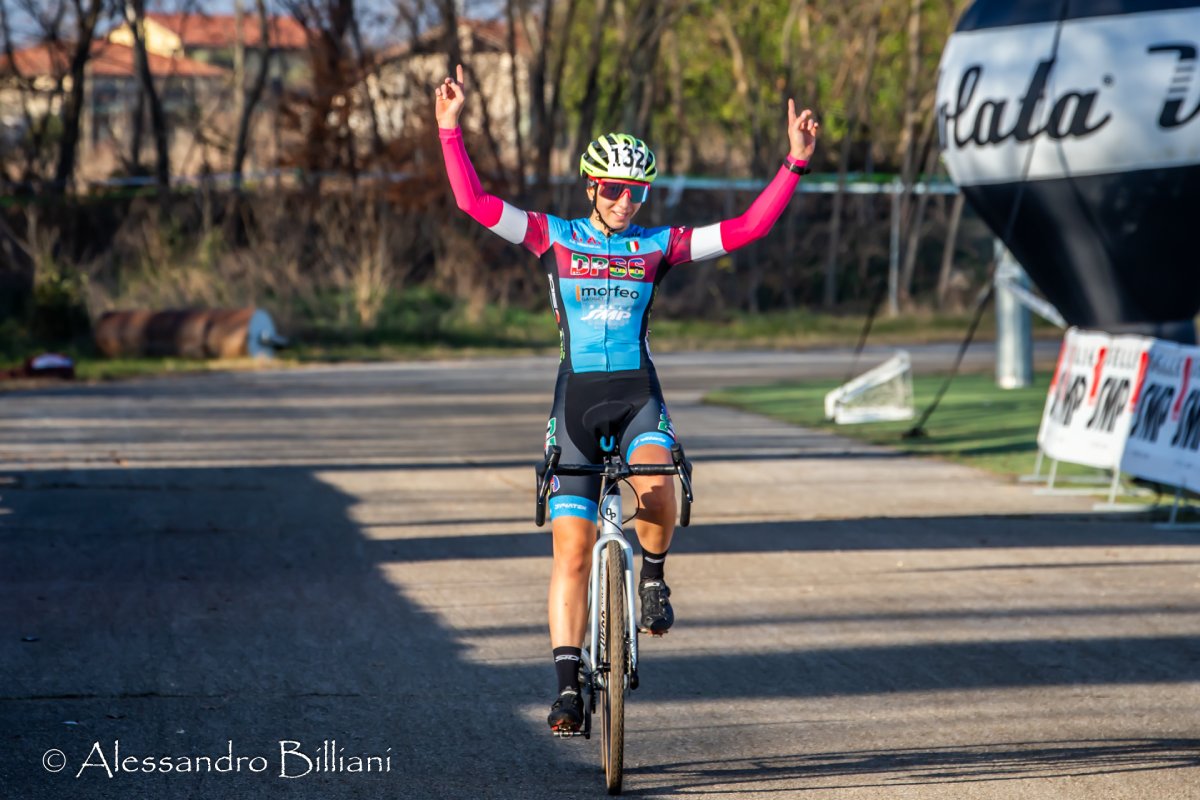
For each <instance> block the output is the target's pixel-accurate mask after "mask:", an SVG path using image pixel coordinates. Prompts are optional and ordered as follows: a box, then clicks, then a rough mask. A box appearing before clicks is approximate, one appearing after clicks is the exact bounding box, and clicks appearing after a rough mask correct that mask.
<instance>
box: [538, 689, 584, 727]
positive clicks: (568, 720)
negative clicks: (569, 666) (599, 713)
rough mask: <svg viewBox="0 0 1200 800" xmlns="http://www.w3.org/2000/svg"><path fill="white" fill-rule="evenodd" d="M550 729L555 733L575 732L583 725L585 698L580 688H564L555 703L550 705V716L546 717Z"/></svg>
mask: <svg viewBox="0 0 1200 800" xmlns="http://www.w3.org/2000/svg"><path fill="white" fill-rule="evenodd" d="M546 721H547V722H549V723H550V730H552V731H554V732H555V733H575V732H576V731H578V730H579V729H580V727H582V726H583V698H582V697H580V696H579V690H578V689H563V690H562V692H560V693H559V695H558V698H557V699H556V700H555V701H554V705H552V706H550V716H549V717H547V718H546Z"/></svg>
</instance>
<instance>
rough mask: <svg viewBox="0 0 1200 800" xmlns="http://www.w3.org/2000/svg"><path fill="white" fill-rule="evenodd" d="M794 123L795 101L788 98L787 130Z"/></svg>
mask: <svg viewBox="0 0 1200 800" xmlns="http://www.w3.org/2000/svg"><path fill="white" fill-rule="evenodd" d="M795 122H796V101H795V100H793V99H792V98H790V97H789V98H788V127H789V128H790V127H792V125H793V124H794V123H795Z"/></svg>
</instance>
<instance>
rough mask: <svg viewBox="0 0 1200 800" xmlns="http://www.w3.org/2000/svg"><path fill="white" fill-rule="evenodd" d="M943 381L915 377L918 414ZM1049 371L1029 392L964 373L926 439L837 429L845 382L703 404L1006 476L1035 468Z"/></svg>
mask: <svg viewBox="0 0 1200 800" xmlns="http://www.w3.org/2000/svg"><path fill="white" fill-rule="evenodd" d="M944 380H945V377H944V376H940V375H929V376H917V377H915V378H914V379H913V395H914V399H915V405H916V410H917V414H918V416H919V415H920V413H921V411H922V410H923V409H924V408H925V407H926V406H927V405H928V404H929V403H930V402H932V400H933V397H934V395H935V394H936V392H937V390H938V388H939V387H940V386H941V385H942V382H943V381H944ZM1049 383H1050V376H1049V374H1042V375H1038V376H1037V377H1036V379H1035V380H1034V384H1033V385H1032V386H1030V387H1028V388H1025V389H1009V390H1005V389H1000V388H998V387H997V386H996V380H995V378H994V377H993V376H992V375H990V374H988V375H959V376H958V377H956V378H955V379H954V382H953V383H952V384H951V386H950V389H949V391H948V392H947V393H946V395H945V396H944V397H943V398H942V402H941V404H940V405H939V406H938V409H937V411H935V412H934V414H933V416H932V417H930V419H929V421H928V422H927V423H926V425H925V431H926V434H927V435H926V436H924V437H921V438H911V439H910V438H904V436H903V434H904V433H905V431H907V430H909V429H910V428H911V427H912V426H913V424H914V422H915V420H909V421H905V422H874V423H864V424H859V425H835V424H834V423H832V422H829V421H827V420H826V419H825V418H824V417H825V395H826V393H828V392H829V391H830V390H832V389H835V388H837V386H838V385H839V384H840V381H837V380H815V381H810V382H803V383H781V384H776V385H773V386H751V387H739V388H733V389H723V390H720V391H717V392H713V393H711V394H709V395H708V396H707V397H706V398H705V401H706V402H709V403H714V404H717V405H724V406H730V407H733V408H739V409H742V410H745V411H751V412H754V413H756V414H762V415H764V416H767V417H771V418H773V419H778V420H782V421H784V422H789V423H792V424H794V425H803V426H805V427H809V428H816V429H821V430H827V431H830V432H832V433H837V434H838V435H841V436H847V437H851V438H854V439H860V440H862V441H867V442H871V443H873V444H882V445H888V446H890V447H893V448H895V449H897V450H900V451H902V452H905V453H911V454H914V455H924V456H936V457H938V458H945V459H948V460H951V461H955V462H958V463H961V464H967V465H969V466H972V467H978V468H981V469H986V470H988V471H990V472H994V473H997V474H1001V475H1008V476H1016V475H1022V474H1026V473H1030V472H1032V471H1033V467H1034V462H1035V460H1036V458H1037V431H1038V426H1039V424H1040V423H1041V418H1042V408H1043V406H1044V405H1045V402H1046V392H1047V390H1048V388H1049ZM1059 474H1060V475H1063V476H1064V477H1069V476H1071V475H1094V474H1097V471H1096V470H1091V469H1088V468H1086V467H1076V466H1074V465H1070V464H1061V465H1060V467H1059Z"/></svg>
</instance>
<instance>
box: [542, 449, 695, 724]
mask: <svg viewBox="0 0 1200 800" xmlns="http://www.w3.org/2000/svg"><path fill="white" fill-rule="evenodd" d="M561 455H562V449H561V448H559V447H556V446H554V445H551V446H550V447H548V448H547V449H546V460H545V462H543V463H542V464H539V465H538V466H537V496H536V510H535V514H534V520H535V522H536V524H537V525H538V527H541V526H542V525H543V524H545V521H546V497H547V495H548V494H549V489H550V479H551V478H552V477H553V475H555V474H556V473H558V474H562V475H600V476H602V481H601V484H600V509H599V511H600V513H599V517H600V519H599V529H598V532H597V533H598V535H597V537H596V543H595V544H594V545H593V546H592V568H591V573H590V575H589V577H588V632H589V634H590V637H589V639H588V644H589V645H590V646H591V648H592V649H593V650H595V651H596V652H595V653H593V652H591V651H589V650H588V648H587V647H584V648H582V654H581V659H580V660H581V663H582V665H583V668H584V671H585V672H586V673H587V675H588V676H589V677H590V678H591V680H592V681H594V682H595V683H596V684H597V685H598V687H600V688H607V685H608V684H607V681H608V676H607V675H605V674H604V671H603V664H602V663H600V662H598V661H596V660H594V657H598V656H599V651H600V637H601V635H602V631H603V627H604V626H603V625H601V619H600V615H601V614H602V613H603V608H604V605H605V604H604V602H603V601H604V597H603V592H604V591H605V587H607V585H608V581H607V578H608V575H607V573H606V572H605V570H607V569H608V567H607V564H606V563H605V559H604V548H605V547H606V546H607V545H608V544H609V543H610V542H615V543H616V544H617V546H618V547H620V548H621V560H622V563H623V565H624V570H625V603H626V612H627V613H628V619H629V630H630V635H629V664H628V665H621V666H620V667H614V665H612V664H610V665H609V673H612V672H613V671H614V670H615V669H620V670H621V680H622V683H624V681H625V679H626V675H627V676H628V680H629V688H630V689H636V688H637V687H638V674H637V666H638V627H637V613H636V609H635V607H634V604H635V601H634V597H635V596H636V595H635V592H634V583H633V546H632V545H630V543H629V540H628V539H626V538H625V530H624V517H623V515H622V511H621V491H620V486H621V481H623V480H625V479H626V478H628V477H630V476H632V475H677V476H678V477H679V482H680V484H681V485H682V487H683V496H682V502H681V504H680V509H679V525H680V527H687V525H688V523H689V522H690V521H691V507H692V501H693V499H694V498H693V495H692V465H691V462H689V461H688V460H687V459H686V458H685V457H684V454H683V448H682V447H680V446H679V445H678V444H675V445H672V446H671V461H672V463H671V464H670V465H667V464H633V465H630V464H626V463H625V462H624V461H623V460H622V459H621V457H620V455H619V454H618V455H615V456H609V457H607V458H606V459H605V462H604V464H563V465H560V464H559V463H558V461H559V457H560V456H561ZM626 670H628V671H627V672H626ZM622 688H624V686H623V685H622ZM593 700H594V695H593ZM587 716H588V720H589V721H590V717H591V715H590V714H588V715H587ZM582 733H583V735H584V736H588V735H589V733H590V725H589V724H588V722H585V730H584V731H582Z"/></svg>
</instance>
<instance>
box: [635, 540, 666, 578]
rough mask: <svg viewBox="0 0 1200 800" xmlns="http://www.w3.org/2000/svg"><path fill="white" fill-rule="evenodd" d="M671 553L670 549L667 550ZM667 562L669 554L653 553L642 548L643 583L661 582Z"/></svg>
mask: <svg viewBox="0 0 1200 800" xmlns="http://www.w3.org/2000/svg"><path fill="white" fill-rule="evenodd" d="M667 552H670V548H667ZM666 561H667V553H651V552H650V551H649V550H647V549H646V548H644V547H643V548H642V578H641V579H642V581H661V580H662V579H663V566H664V564H665V563H666Z"/></svg>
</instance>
